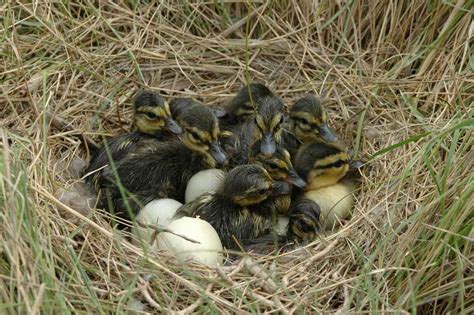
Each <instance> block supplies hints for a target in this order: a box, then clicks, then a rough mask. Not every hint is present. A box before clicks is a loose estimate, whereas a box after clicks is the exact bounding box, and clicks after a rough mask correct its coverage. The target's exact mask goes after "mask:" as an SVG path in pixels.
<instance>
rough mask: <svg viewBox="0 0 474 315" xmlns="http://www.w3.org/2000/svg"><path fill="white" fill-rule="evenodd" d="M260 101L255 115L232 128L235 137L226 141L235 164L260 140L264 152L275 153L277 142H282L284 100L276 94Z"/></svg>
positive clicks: (238, 163)
mask: <svg viewBox="0 0 474 315" xmlns="http://www.w3.org/2000/svg"><path fill="white" fill-rule="evenodd" d="M258 102H259V103H258V109H257V112H256V114H255V117H254V118H253V119H252V120H248V121H245V122H244V123H242V124H240V125H238V126H236V127H234V128H233V129H231V132H232V134H233V137H230V138H229V139H228V140H226V141H225V147H226V149H227V150H228V151H229V152H231V156H232V162H233V163H232V164H233V165H240V164H241V161H242V160H245V158H246V157H245V155H246V153H247V152H248V151H249V149H250V148H251V147H252V146H253V145H254V144H255V143H257V142H259V141H260V142H259V143H260V147H259V148H260V151H261V152H262V153H264V154H273V153H274V152H275V150H276V146H277V143H280V142H282V134H283V129H282V127H283V123H284V120H285V112H284V110H285V106H284V104H283V102H282V101H281V99H280V98H278V97H276V96H265V97H262V98H261V99H259V101H258Z"/></svg>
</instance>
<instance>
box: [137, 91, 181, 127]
mask: <svg viewBox="0 0 474 315" xmlns="http://www.w3.org/2000/svg"><path fill="white" fill-rule="evenodd" d="M133 103H134V106H135V115H134V123H135V126H136V127H137V129H138V130H139V131H141V132H143V133H147V134H152V135H153V134H155V133H157V132H162V131H166V132H171V133H173V134H176V135H179V134H181V132H182V129H181V127H180V126H179V125H178V124H177V123H176V121H175V120H174V119H173V117H172V116H171V112H170V108H169V105H168V103H167V102H166V101H165V99H164V98H163V97H162V96H160V95H159V94H157V93H155V92H152V91H140V92H138V94H137V95H136V96H135V99H134V101H133Z"/></svg>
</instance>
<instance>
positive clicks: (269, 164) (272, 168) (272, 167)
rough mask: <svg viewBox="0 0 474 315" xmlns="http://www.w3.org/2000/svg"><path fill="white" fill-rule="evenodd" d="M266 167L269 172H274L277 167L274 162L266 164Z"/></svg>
mask: <svg viewBox="0 0 474 315" xmlns="http://www.w3.org/2000/svg"><path fill="white" fill-rule="evenodd" d="M268 167H269V168H270V169H271V170H276V169H278V165H277V164H276V163H275V162H268Z"/></svg>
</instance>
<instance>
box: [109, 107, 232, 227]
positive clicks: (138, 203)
mask: <svg viewBox="0 0 474 315" xmlns="http://www.w3.org/2000/svg"><path fill="white" fill-rule="evenodd" d="M180 123H181V126H182V128H183V134H181V135H180V141H168V142H156V141H147V142H145V143H143V144H142V145H141V146H140V147H139V148H138V149H137V150H136V151H135V152H134V153H133V154H130V155H129V156H128V157H127V158H125V159H122V160H121V161H120V162H119V163H117V165H116V173H117V175H118V178H119V179H120V181H119V182H120V185H121V186H123V187H124V188H125V190H126V191H127V192H128V193H129V195H130V196H127V197H124V196H123V195H122V193H121V190H120V189H119V186H120V185H119V184H118V182H117V181H116V180H115V179H116V176H114V173H115V172H114V170H113V168H111V167H109V168H107V169H106V170H104V175H103V178H102V180H101V181H100V183H101V185H102V186H103V187H104V188H106V189H105V192H106V194H104V196H103V197H102V203H101V204H102V206H103V207H105V206H107V205H111V206H112V208H113V210H114V212H115V213H117V214H118V215H120V216H121V217H123V218H129V217H130V215H129V213H128V211H127V206H126V204H127V203H128V204H129V206H130V210H131V211H132V212H133V213H134V214H136V213H137V212H138V210H139V209H140V208H141V207H143V205H145V204H147V203H148V202H150V201H151V200H154V199H158V198H171V199H175V200H177V201H179V202H184V192H185V189H186V185H187V183H188V181H189V179H190V178H191V176H192V175H193V174H195V173H197V172H199V171H202V170H204V169H208V168H215V167H216V166H217V165H223V164H226V162H227V155H226V153H225V152H224V151H223V150H222V148H221V145H220V142H219V136H220V129H219V123H218V121H217V118H216V117H215V116H214V115H213V113H212V111H211V110H210V109H209V108H207V107H206V106H204V105H199V104H196V105H192V106H191V107H189V108H187V109H186V110H184V111H183V113H182V114H181V115H180ZM127 195H128V194H127Z"/></svg>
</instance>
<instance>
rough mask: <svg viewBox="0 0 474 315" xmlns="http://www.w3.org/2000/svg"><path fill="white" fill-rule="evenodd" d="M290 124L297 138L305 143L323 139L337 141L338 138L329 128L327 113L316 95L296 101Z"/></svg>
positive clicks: (292, 109)
mask: <svg viewBox="0 0 474 315" xmlns="http://www.w3.org/2000/svg"><path fill="white" fill-rule="evenodd" d="M290 122H291V126H292V129H293V132H294V133H295V135H296V137H297V138H298V139H299V140H300V141H302V142H303V143H309V142H313V141H317V140H321V139H322V140H324V141H326V142H335V141H337V136H336V135H335V133H334V132H333V131H332V130H331V129H330V128H329V126H328V123H327V114H326V111H325V110H324V108H323V106H322V105H321V102H320V101H319V99H318V98H317V97H316V96H314V95H307V96H305V97H303V98H300V99H299V100H298V101H296V103H295V104H294V105H293V107H292V108H291V110H290Z"/></svg>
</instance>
